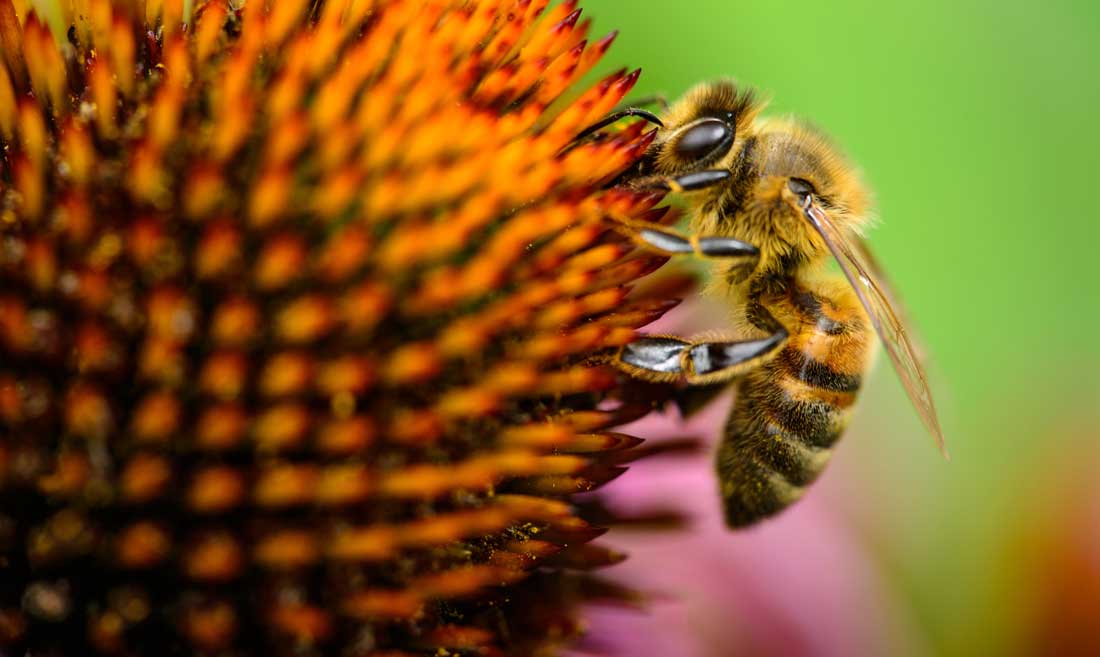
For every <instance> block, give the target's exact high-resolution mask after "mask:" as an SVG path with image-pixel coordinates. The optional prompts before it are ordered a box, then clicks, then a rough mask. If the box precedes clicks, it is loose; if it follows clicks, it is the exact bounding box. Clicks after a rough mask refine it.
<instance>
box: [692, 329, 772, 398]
mask: <svg viewBox="0 0 1100 657" xmlns="http://www.w3.org/2000/svg"><path fill="white" fill-rule="evenodd" d="M787 337H788V334H787V330H786V329H784V328H782V327H780V328H778V329H776V331H775V333H773V334H771V335H769V336H768V337H766V338H760V339H757V340H738V341H731V342H698V343H696V344H693V345H692V347H691V349H689V350H687V351H686V352H685V353H684V354H683V355H682V356H681V358H682V359H683V363H682V364H681V369H683V371H684V372H685V373H686V374H687V382H688V383H690V384H692V385H708V384H712V383H719V382H723V381H729V380H730V379H733V378H735V377H738V376H741V375H742V374H744V373H746V372H748V371H749V370H751V369H752V368H754V367H756V366H757V365H759V364H760V363H762V362H764V361H765V360H767V359H768V358H770V357H771V356H773V355H775V354H777V353H779V350H780V349H782V348H783V346H784V345H786V344H787Z"/></svg>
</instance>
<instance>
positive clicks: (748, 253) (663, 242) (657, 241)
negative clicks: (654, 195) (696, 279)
mask: <svg viewBox="0 0 1100 657" xmlns="http://www.w3.org/2000/svg"><path fill="white" fill-rule="evenodd" d="M626 229H627V231H629V233H630V235H631V237H633V238H634V239H635V241H637V242H639V243H640V244H641V245H642V246H644V247H646V248H648V249H651V250H653V251H658V252H660V253H664V254H666V255H683V254H693V255H696V256H699V257H702V258H734V259H738V260H743V261H745V262H746V264H752V265H755V264H756V260H757V259H758V258H759V257H760V251H759V250H758V249H757V248H756V247H755V246H753V245H752V244H749V243H748V242H742V241H741V240H738V239H734V238H732V237H701V236H699V235H681V234H679V233H677V232H676V231H673V230H670V229H668V228H665V227H663V226H659V225H657V224H627V225H626Z"/></svg>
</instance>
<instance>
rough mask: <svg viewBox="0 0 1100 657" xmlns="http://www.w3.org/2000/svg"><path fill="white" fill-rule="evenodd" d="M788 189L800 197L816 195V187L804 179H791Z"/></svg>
mask: <svg viewBox="0 0 1100 657" xmlns="http://www.w3.org/2000/svg"><path fill="white" fill-rule="evenodd" d="M787 188H788V189H790V190H791V192H793V193H794V194H795V195H796V196H799V197H806V196H809V195H810V194H813V193H814V186H813V185H811V184H810V183H809V182H808V181H806V180H803V179H802V178H791V179H790V180H788V181H787Z"/></svg>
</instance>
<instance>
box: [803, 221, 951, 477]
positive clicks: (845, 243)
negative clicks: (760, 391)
mask: <svg viewBox="0 0 1100 657" xmlns="http://www.w3.org/2000/svg"><path fill="white" fill-rule="evenodd" d="M803 209H804V211H805V213H806V218H807V219H809V221H810V223H811V224H812V225H813V227H814V228H815V229H816V230H817V232H818V234H820V235H821V238H822V239H823V240H825V245H826V246H828V247H829V251H831V252H832V254H833V257H834V258H836V261H837V264H839V265H840V270H841V271H843V272H844V276H845V277H846V278H847V279H848V282H849V283H850V284H851V286H852V289H854V290H855V292H856V296H858V297H859V301H860V303H862V304H863V307H864V308H865V309H866V310H867V315H868V316H869V317H870V318H871V324H872V325H873V326H874V327H875V332H876V333H878V336H879V338H880V339H881V340H882V344H883V345H884V346H885V347H886V353H888V354H890V360H891V361H892V362H893V363H894V369H895V370H896V371H897V373H898V376H899V377H901V383H902V385H904V386H905V391H906V392H907V393H908V394H909V399H910V401H912V402H913V406H915V407H916V409H917V413H918V414H919V415H920V419H921V421H922V422H923V423H924V426H925V428H927V429H928V432H929V433H931V434H932V437H933V438H934V439H935V440H936V445H937V446H938V447H939V448H940V452H941V453H942V454H943V455H944V458H948V453H947V445H946V443H945V442H944V438H943V430H942V429H941V428H940V420H939V416H938V415H937V414H936V404H935V402H933V401H932V392H931V390H929V389H928V377H927V375H925V373H924V368H923V367H922V366H921V354H920V352H919V351H918V350H917V349H916V348H915V347H914V346H913V342H912V341H911V340H910V337H909V334H908V332H907V331H906V322H904V321H903V320H905V314H904V309H903V307H902V306H901V304H900V303H898V301H897V297H896V296H895V295H894V294H892V292H891V290H890V288H889V286H888V285H887V284H886V279H885V277H884V276H882V275H881V273H880V271H879V269H878V267H877V266H876V263H875V260H874V257H873V256H871V253H870V251H868V250H867V247H866V245H865V244H863V242H862V240H860V239H859V238H853V237H848V236H847V235H846V234H845V233H843V232H842V231H841V230H840V229H838V228H837V227H836V224H834V223H833V222H832V220H831V219H830V218H829V215H828V214H826V213H825V211H824V210H822V209H821V208H819V207H818V206H817V205H814V204H813V203H812V202H807V203H806V205H805V206H804V207H803Z"/></svg>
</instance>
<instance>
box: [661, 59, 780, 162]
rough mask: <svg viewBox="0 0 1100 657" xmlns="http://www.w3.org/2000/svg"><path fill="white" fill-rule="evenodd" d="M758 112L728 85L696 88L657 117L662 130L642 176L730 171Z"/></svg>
mask: <svg viewBox="0 0 1100 657" xmlns="http://www.w3.org/2000/svg"><path fill="white" fill-rule="evenodd" d="M760 109H761V105H760V104H758V103H757V102H756V101H755V100H754V99H753V96H752V93H751V92H749V91H742V90H740V89H738V87H737V86H735V85H734V83H733V82H730V81H719V82H710V83H706V84H702V85H699V86H697V87H695V88H694V89H692V90H691V91H689V92H688V93H687V94H686V95H685V96H684V97H683V98H682V99H681V100H680V101H678V102H677V103H676V104H675V105H673V106H672V107H671V108H669V110H668V112H666V113H665V115H664V116H663V117H661V118H662V121H663V123H664V125H665V127H664V129H662V130H661V131H660V132H659V133H658V135H657V139H656V140H655V141H654V143H653V145H652V146H651V147H650V149H649V152H648V153H647V154H646V157H645V159H644V161H643V165H642V173H643V175H656V176H677V175H681V174H685V173H690V172H694V171H701V170H703V169H720V168H730V165H731V163H732V162H733V160H734V159H735V157H736V154H737V153H738V152H739V151H740V149H741V146H742V145H743V144H744V142H745V139H746V137H747V135H748V133H749V128H750V126H751V125H752V122H753V119H754V117H755V116H756V114H757V113H758V112H759V111H760Z"/></svg>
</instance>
